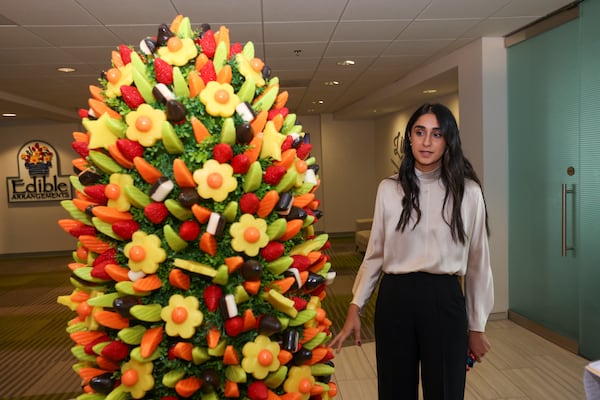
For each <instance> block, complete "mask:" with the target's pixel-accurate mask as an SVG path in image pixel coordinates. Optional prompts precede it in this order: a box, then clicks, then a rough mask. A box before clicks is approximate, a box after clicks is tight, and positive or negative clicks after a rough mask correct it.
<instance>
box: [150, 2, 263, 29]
mask: <svg viewBox="0 0 600 400" xmlns="http://www.w3.org/2000/svg"><path fill="white" fill-rule="evenodd" d="M161 1H162V0H161ZM171 3H173V5H174V6H175V9H176V10H177V11H178V12H179V14H182V15H186V16H189V17H190V19H191V20H192V22H197V23H200V24H202V23H207V24H211V25H213V24H214V23H215V22H216V21H220V22H221V23H226V24H227V25H230V24H231V23H232V22H235V23H240V22H256V21H260V20H261V0H244V1H243V2H240V0H219V1H190V0H171ZM217 28H218V27H217Z"/></svg>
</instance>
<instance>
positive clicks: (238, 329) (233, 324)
mask: <svg viewBox="0 0 600 400" xmlns="http://www.w3.org/2000/svg"><path fill="white" fill-rule="evenodd" d="M223 327H224V328H225V333H227V335H229V336H231V337H236V336H237V335H239V334H240V333H242V331H243V330H244V319H243V318H242V317H240V316H239V315H236V316H235V317H232V318H228V319H226V320H225V322H224V323H223Z"/></svg>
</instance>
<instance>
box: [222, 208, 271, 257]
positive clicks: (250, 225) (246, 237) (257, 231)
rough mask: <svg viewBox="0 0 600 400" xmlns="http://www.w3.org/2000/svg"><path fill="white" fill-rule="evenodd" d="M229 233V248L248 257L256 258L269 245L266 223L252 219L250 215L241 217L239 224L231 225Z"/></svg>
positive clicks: (260, 219) (262, 220)
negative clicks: (230, 237)
mask: <svg viewBox="0 0 600 400" xmlns="http://www.w3.org/2000/svg"><path fill="white" fill-rule="evenodd" d="M229 233H231V236H232V239H231V247H232V248H233V249H234V250H235V251H239V252H242V251H243V252H244V253H246V255H248V256H250V257H254V256H256V255H257V254H258V252H259V250H260V249H261V248H263V247H265V246H266V245H267V243H269V236H268V235H267V222H266V221H265V220H264V219H262V218H254V216H252V214H244V215H242V216H241V217H240V221H239V222H235V223H234V224H232V225H231V228H229Z"/></svg>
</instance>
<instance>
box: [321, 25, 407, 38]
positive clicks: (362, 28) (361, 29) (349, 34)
mask: <svg viewBox="0 0 600 400" xmlns="http://www.w3.org/2000/svg"><path fill="white" fill-rule="evenodd" d="M409 22H410V21H409V20H386V21H346V22H344V21H342V22H340V23H339V24H338V25H337V26H336V28H335V32H334V33H333V37H332V38H331V40H333V41H336V42H344V41H352V40H386V39H387V40H392V39H394V38H396V36H398V34H400V32H402V30H403V29H404V28H406V26H407V25H408V24H409Z"/></svg>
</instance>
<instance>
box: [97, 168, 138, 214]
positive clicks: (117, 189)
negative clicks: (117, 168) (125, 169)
mask: <svg viewBox="0 0 600 400" xmlns="http://www.w3.org/2000/svg"><path fill="white" fill-rule="evenodd" d="M126 185H133V178H132V177H131V175H127V174H116V173H115V174H112V175H111V176H110V180H109V183H108V185H106V187H105V188H104V195H105V196H106V198H108V206H109V207H111V208H114V209H116V210H118V211H129V208H130V207H131V203H130V202H129V199H128V198H127V196H126V195H125V191H124V190H123V188H124V187H125V186H126Z"/></svg>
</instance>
